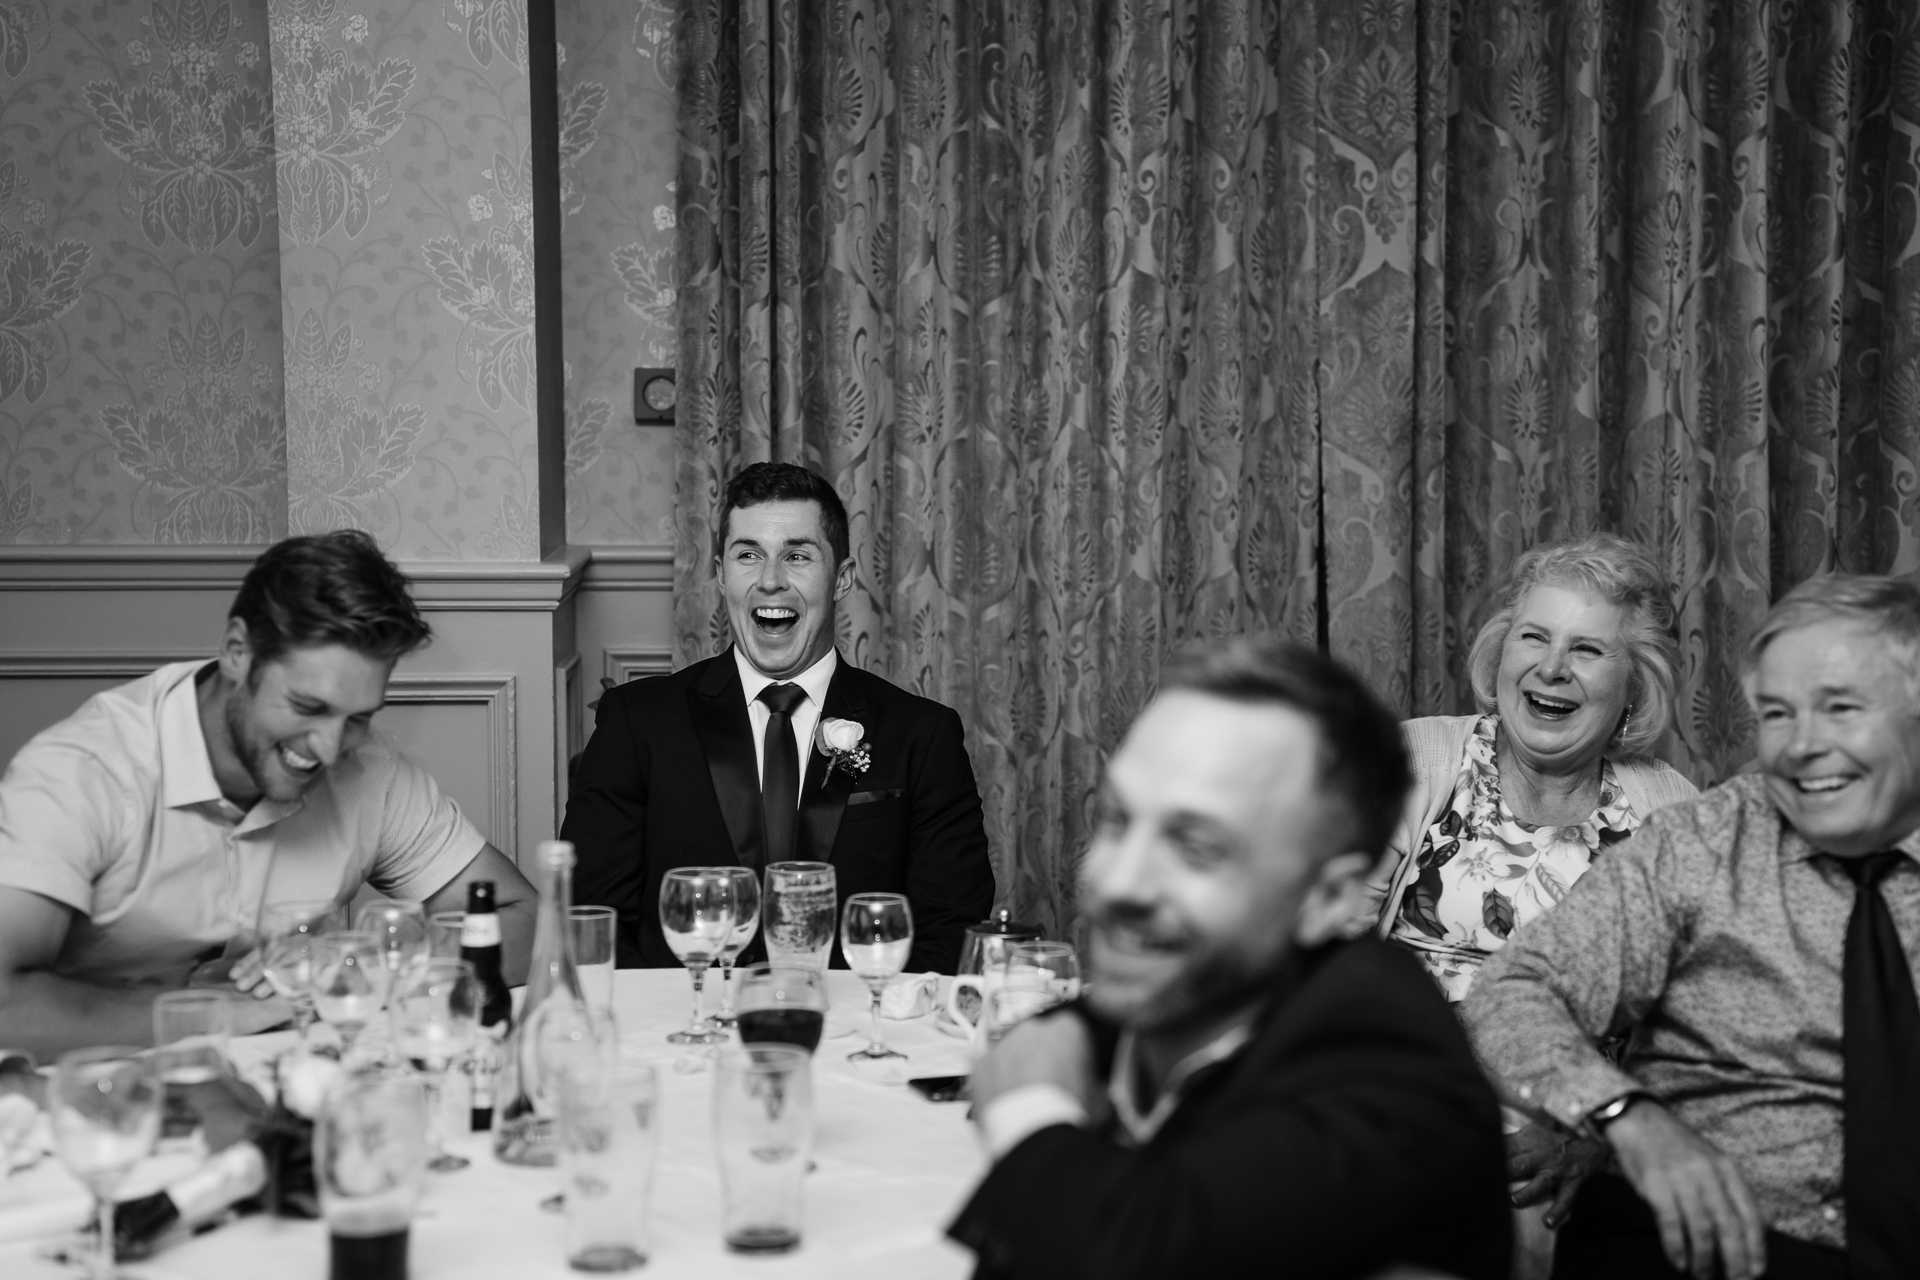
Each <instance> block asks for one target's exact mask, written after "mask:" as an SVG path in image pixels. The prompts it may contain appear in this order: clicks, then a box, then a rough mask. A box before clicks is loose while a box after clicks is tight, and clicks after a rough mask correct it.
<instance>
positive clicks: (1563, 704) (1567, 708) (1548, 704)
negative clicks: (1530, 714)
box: [1527, 693, 1580, 715]
mask: <svg viewBox="0 0 1920 1280" xmlns="http://www.w3.org/2000/svg"><path fill="white" fill-rule="evenodd" d="M1527 701H1528V702H1531V703H1532V704H1533V705H1534V706H1535V707H1537V708H1539V709H1540V710H1541V711H1544V712H1546V713H1547V714H1548V715H1571V714H1572V713H1574V712H1575V711H1578V710H1579V709H1580V704H1579V703H1577V702H1567V701H1565V700H1564V699H1561V698H1547V697H1542V696H1541V695H1540V694H1537V693H1530V694H1528V695H1527Z"/></svg>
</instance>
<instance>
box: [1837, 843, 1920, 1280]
mask: <svg viewBox="0 0 1920 1280" xmlns="http://www.w3.org/2000/svg"><path fill="white" fill-rule="evenodd" d="M1834 860H1835V861H1836V862H1838V863H1839V864H1840V865H1841V866H1842V867H1844V868H1846V872H1847V874H1848V875H1849V876H1851V877H1852V878H1853V883H1854V886H1855V888H1854V897H1853V914H1852V915H1851V916H1849V917H1848V918H1847V956H1846V967H1845V970H1844V972H1845V975H1846V997H1845V1001H1844V1004H1843V1010H1844V1013H1845V1018H1846V1021H1845V1023H1844V1028H1845V1029H1844V1031H1843V1033H1842V1036H1841V1046H1842V1057H1843V1060H1844V1062H1845V1064H1846V1065H1845V1070H1846V1088H1845V1098H1846V1119H1845V1121H1844V1124H1843V1129H1842V1133H1843V1136H1844V1139H1845V1143H1846V1146H1845V1159H1844V1160H1843V1162H1842V1166H1841V1177H1840V1186H1841V1190H1842V1192H1843V1193H1844V1194H1845V1196H1846V1200H1847V1275H1848V1276H1849V1278H1850V1280H1895V1278H1896V1277H1907V1278H1909V1280H1910V1278H1911V1277H1913V1276H1916V1275H1920V1002H1916V1001H1915V999H1914V994H1913V972H1912V970H1911V969H1910V968H1909V967H1908V965H1907V956H1906V952H1905V951H1903V950H1902V949H1901V947H1900V935H1899V934H1898V933H1897V932H1895V930H1894V927H1893V914H1892V913H1891V912H1890V911H1888V910H1887V903H1886V899H1884V898H1882V897H1881V896H1880V881H1881V880H1882V879H1884V878H1885V877H1886V875H1887V873H1888V872H1890V871H1892V870H1893V869H1894V868H1895V867H1896V866H1898V865H1899V864H1900V863H1902V862H1904V861H1905V860H1906V855H1905V854H1900V853H1874V854H1868V855H1867V856H1866V857H1863V858H1836V859H1834Z"/></svg>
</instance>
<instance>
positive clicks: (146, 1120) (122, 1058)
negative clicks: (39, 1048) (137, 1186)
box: [47, 1048, 161, 1280]
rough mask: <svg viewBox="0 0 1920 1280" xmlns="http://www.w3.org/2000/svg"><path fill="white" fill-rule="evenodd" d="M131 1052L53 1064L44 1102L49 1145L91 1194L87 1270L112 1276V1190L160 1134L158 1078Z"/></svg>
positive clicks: (83, 1055) (86, 1053)
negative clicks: (94, 1228)
mask: <svg viewBox="0 0 1920 1280" xmlns="http://www.w3.org/2000/svg"><path fill="white" fill-rule="evenodd" d="M137 1054H138V1051H137V1050H134V1049H115V1048H99V1049H75V1050H74V1051H73V1052H71V1053H68V1054H64V1055H62V1056H61V1058H60V1061H59V1064H58V1065H56V1066H55V1067H54V1069H53V1083H52V1086H51V1088H50V1089H49V1090H48V1095H47V1107H48V1111H49V1112H50V1114H51V1119H52V1122H53V1142H54V1148H55V1150H57V1151H58V1152H59V1153H60V1159H61V1160H63V1161H64V1162H65V1163H66V1166H67V1168H69V1169H71V1170H72V1171H73V1175H74V1176H75V1177H76V1178H78V1179H80V1181H82V1182H84V1183H86V1184H87V1190H89V1191H91V1192H93V1200H94V1210H95V1213H96V1214H97V1216H98V1218H99V1225H100V1237H99V1239H98V1240H97V1241H95V1243H94V1248H93V1254H92V1257H91V1258H90V1260H89V1265H88V1271H89V1274H90V1275H91V1276H92V1277H93V1280H114V1277H115V1276H116V1275H117V1272H116V1271H115V1270H114V1265H113V1193H114V1191H115V1190H116V1189H117V1188H118V1187H119V1185H120V1183H121V1180H122V1179H124V1178H125V1177H126V1176H127V1171H128V1170H130V1169H132V1168H133V1166H134V1165H136V1164H138V1163H139V1162H140V1160H141V1158H142V1157H144V1156H145V1155H146V1154H147V1153H148V1152H149V1151H151V1150H153V1144H154V1141H155V1139H157V1138H158V1137H159V1136H160V1096H161V1089H160V1077H159V1074H158V1073H157V1072H156V1071H155V1070H154V1066H153V1062H152V1060H151V1059H150V1058H146V1057H141V1056H136V1055H137Z"/></svg>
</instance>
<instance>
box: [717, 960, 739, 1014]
mask: <svg viewBox="0 0 1920 1280" xmlns="http://www.w3.org/2000/svg"><path fill="white" fill-rule="evenodd" d="M737 958H738V957H737V956H730V955H727V954H725V953H724V952H723V953H722V954H721V956H720V1016H721V1017H723V1018H731V1017H733V962H734V960H736V959H737Z"/></svg>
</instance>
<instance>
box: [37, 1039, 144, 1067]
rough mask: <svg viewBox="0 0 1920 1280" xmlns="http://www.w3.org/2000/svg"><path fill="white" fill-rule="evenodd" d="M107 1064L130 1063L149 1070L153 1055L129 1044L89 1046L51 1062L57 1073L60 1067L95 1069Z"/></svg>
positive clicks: (69, 1052)
mask: <svg viewBox="0 0 1920 1280" xmlns="http://www.w3.org/2000/svg"><path fill="white" fill-rule="evenodd" d="M109 1062H132V1063H137V1064H139V1065H141V1066H143V1067H147V1068H151V1067H152V1065H153V1054H152V1050H150V1049H142V1048H140V1047H138V1046H136V1045H130V1044H90V1045H87V1046H85V1047H84V1048H80V1049H69V1050H67V1051H66V1052H65V1053H63V1054H61V1055H60V1056H59V1057H57V1058H55V1059H54V1060H53V1066H54V1069H55V1070H56V1071H57V1070H59V1069H60V1068H62V1067H95V1066H101V1065H103V1064H105V1063H109Z"/></svg>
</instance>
